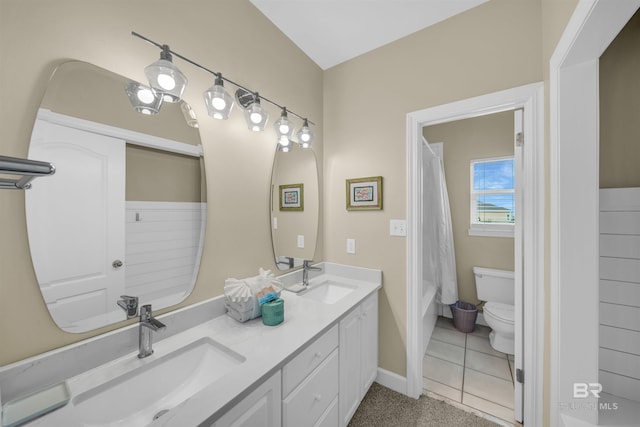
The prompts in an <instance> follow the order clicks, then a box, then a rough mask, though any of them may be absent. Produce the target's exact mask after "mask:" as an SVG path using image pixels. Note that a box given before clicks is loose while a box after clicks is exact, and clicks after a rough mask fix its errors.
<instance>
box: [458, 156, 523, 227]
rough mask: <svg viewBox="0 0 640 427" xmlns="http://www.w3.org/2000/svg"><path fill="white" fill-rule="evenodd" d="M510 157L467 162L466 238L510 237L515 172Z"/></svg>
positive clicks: (513, 211) (511, 157) (513, 217)
mask: <svg viewBox="0 0 640 427" xmlns="http://www.w3.org/2000/svg"><path fill="white" fill-rule="evenodd" d="M513 164H514V163H513V156H508V157H494V158H490V159H478V160H472V161H471V168H470V175H471V203H470V206H471V216H470V227H469V235H471V236H494V237H513V229H514V224H515V213H516V212H515V205H516V203H515V202H516V200H515V171H514V167H513Z"/></svg>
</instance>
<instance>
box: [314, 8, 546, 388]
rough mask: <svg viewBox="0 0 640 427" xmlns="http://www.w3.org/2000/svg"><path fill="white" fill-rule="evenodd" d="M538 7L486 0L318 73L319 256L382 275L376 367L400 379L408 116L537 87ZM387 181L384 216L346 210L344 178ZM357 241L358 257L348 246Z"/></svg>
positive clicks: (539, 53) (403, 358)
mask: <svg viewBox="0 0 640 427" xmlns="http://www.w3.org/2000/svg"><path fill="white" fill-rule="evenodd" d="M540 19H541V9H540V2H539V1H537V0H524V1H517V2H514V1H509V0H492V1H490V2H487V3H484V4H482V5H481V6H478V7H476V8H474V9H471V10H469V11H467V12H465V13H463V14H461V15H458V16H455V17H453V18H451V19H448V20H446V21H443V22H441V23H439V24H436V25H434V26H432V27H430V28H427V29H425V30H422V31H420V32H417V33H415V34H413V35H410V36H408V37H405V38H403V39H401V40H398V41H397V42H394V43H391V44H388V45H386V46H384V47H381V48H379V49H377V50H375V51H373V52H371V53H368V54H365V55H363V56H361V57H358V58H356V59H354V60H351V61H349V62H346V63H344V64H341V65H338V66H336V67H333V68H331V69H329V70H327V71H326V72H325V73H324V111H325V113H324V118H325V177H326V178H325V199H324V200H325V209H324V215H325V217H324V220H325V227H326V229H327V230H330V233H327V234H326V235H325V239H324V243H325V257H326V259H327V260H329V261H335V262H342V263H348V264H354V265H359V266H365V267H375V268H381V269H382V270H383V272H384V273H383V289H382V292H381V295H380V343H381V345H380V367H382V368H384V369H387V370H389V371H392V372H395V373H398V374H400V375H405V372H406V316H407V308H406V274H405V270H406V250H405V247H406V239H404V238H400V237H390V236H389V220H390V219H397V218H406V215H407V214H406V190H407V189H406V174H407V170H406V149H405V144H406V131H405V127H406V114H407V113H409V112H412V111H417V110H420V109H424V108H428V107H431V106H436V105H440V104H444V103H447V102H451V101H455V100H460V99H465V98H469V97H473V96H477V95H482V94H487V93H491V92H495V91H499V90H502V89H507V88H511V87H515V86H520V85H524V84H528V83H533V82H537V81H541V80H542V78H543V73H542V65H541V63H540V58H541V57H542V50H541V39H540V28H541V26H540V25H541V21H540ZM377 175H382V176H383V177H384V199H385V200H384V205H385V207H384V210H383V211H368V212H352V211H349V212H347V211H346V210H345V208H344V197H345V195H344V185H345V184H344V183H345V179H347V178H357V177H365V176H377ZM347 238H354V239H356V247H357V253H356V254H355V255H350V254H347V253H346V251H345V241H346V239H347Z"/></svg>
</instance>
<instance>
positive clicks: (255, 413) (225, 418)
mask: <svg viewBox="0 0 640 427" xmlns="http://www.w3.org/2000/svg"><path fill="white" fill-rule="evenodd" d="M281 384H282V382H281V375H280V371H278V372H277V373H276V374H274V375H273V376H272V377H271V378H269V379H268V380H266V381H265V382H264V383H262V384H261V385H260V386H258V388H257V389H255V390H254V391H253V392H251V394H249V396H247V397H245V398H244V399H243V400H241V401H240V402H239V403H238V404H237V405H236V406H234V407H233V408H231V409H230V410H229V411H228V412H226V413H225V414H224V415H222V417H220V418H219V419H218V420H217V421H216V422H215V423H213V424H212V427H280V424H281V419H282V416H281V414H282V412H281V401H282V387H281Z"/></svg>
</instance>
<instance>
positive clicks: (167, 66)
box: [144, 59, 187, 102]
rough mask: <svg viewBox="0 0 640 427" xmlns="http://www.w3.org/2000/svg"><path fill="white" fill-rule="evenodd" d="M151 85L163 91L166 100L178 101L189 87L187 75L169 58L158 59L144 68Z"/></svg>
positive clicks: (158, 90)
mask: <svg viewBox="0 0 640 427" xmlns="http://www.w3.org/2000/svg"><path fill="white" fill-rule="evenodd" d="M144 74H145V75H146V76H147V79H148V80H149V85H150V86H151V87H152V88H154V89H155V90H156V91H157V92H159V93H161V94H162V96H163V98H164V100H165V101H166V102H178V101H180V99H181V98H182V93H183V92H184V89H185V88H186V87H187V77H186V76H185V75H184V74H183V73H182V71H180V70H179V69H178V67H176V66H175V65H173V62H171V61H169V60H167V59H158V60H157V61H156V62H154V63H153V64H151V65H148V66H147V67H146V68H145V69H144Z"/></svg>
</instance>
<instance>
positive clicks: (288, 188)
mask: <svg viewBox="0 0 640 427" xmlns="http://www.w3.org/2000/svg"><path fill="white" fill-rule="evenodd" d="M280 210H281V211H304V184H287V185H281V186H280Z"/></svg>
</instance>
